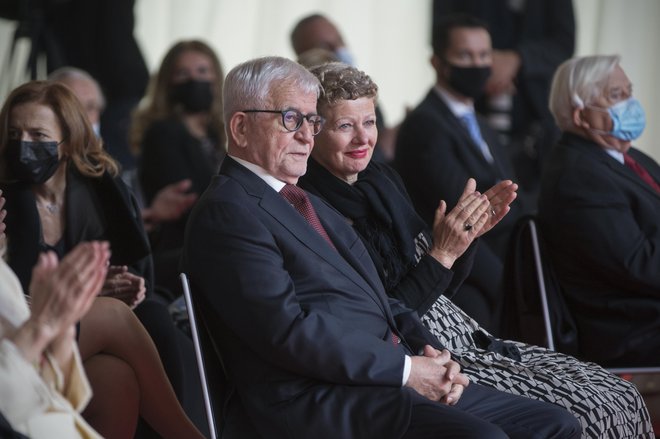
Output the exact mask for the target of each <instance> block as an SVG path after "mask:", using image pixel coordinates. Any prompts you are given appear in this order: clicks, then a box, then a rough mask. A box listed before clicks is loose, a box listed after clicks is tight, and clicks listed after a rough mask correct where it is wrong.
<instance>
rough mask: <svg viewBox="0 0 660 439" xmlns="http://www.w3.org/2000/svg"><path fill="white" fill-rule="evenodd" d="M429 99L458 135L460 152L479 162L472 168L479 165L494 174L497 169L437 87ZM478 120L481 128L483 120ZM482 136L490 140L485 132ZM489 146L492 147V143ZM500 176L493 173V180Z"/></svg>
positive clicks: (451, 129) (468, 158)
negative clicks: (487, 158) (438, 91)
mask: <svg viewBox="0 0 660 439" xmlns="http://www.w3.org/2000/svg"><path fill="white" fill-rule="evenodd" d="M428 99H429V103H430V104H431V105H432V106H433V108H435V111H436V112H437V113H438V115H439V117H440V118H441V120H444V121H446V123H447V124H448V125H449V129H450V131H451V132H452V133H454V134H455V135H456V136H457V137H458V141H459V142H460V145H461V146H462V147H461V148H459V150H460V153H461V154H462V155H463V156H464V157H465V159H466V160H470V161H472V162H474V161H476V162H477V163H475V165H471V166H470V168H471V169H473V166H478V167H480V168H482V169H484V171H485V172H487V173H490V174H493V171H494V170H495V169H494V165H491V164H490V163H488V160H486V157H484V154H483V152H481V149H480V148H479V146H478V145H476V144H475V143H474V140H472V137H471V136H470V133H469V132H468V130H467V129H466V128H465V126H464V125H463V123H462V122H461V121H460V120H459V119H458V118H457V117H456V115H454V113H452V112H451V110H450V109H449V107H448V106H447V104H445V102H444V101H443V100H442V98H441V97H440V96H438V93H437V92H436V91H435V89H433V90H431V91H430V92H429V96H428ZM477 121H478V122H479V129H480V130H481V129H482V126H483V125H482V124H481V121H479V118H477ZM482 137H484V140H486V142H488V140H487V139H486V137H485V136H484V135H483V132H482ZM488 146H489V147H490V145H488ZM491 151H492V149H491ZM495 163H497V159H495ZM499 178H500V177H499V176H496V175H493V180H498V179H499Z"/></svg>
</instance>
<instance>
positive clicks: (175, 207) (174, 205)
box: [142, 179, 197, 231]
mask: <svg viewBox="0 0 660 439" xmlns="http://www.w3.org/2000/svg"><path fill="white" fill-rule="evenodd" d="M191 187H192V181H191V180H189V179H185V180H181V181H178V182H176V183H172V184H170V185H167V186H165V187H164V188H162V189H161V190H160V191H158V193H157V194H156V197H155V198H154V200H153V202H152V203H151V205H150V206H149V207H148V208H145V209H142V220H143V221H144V225H145V228H146V229H147V231H150V230H151V229H153V228H154V226H155V225H156V224H158V223H161V222H166V221H176V220H177V219H179V218H180V217H181V215H183V214H184V213H186V212H187V211H188V209H190V207H191V206H192V205H193V204H194V203H195V201H197V194H195V193H190V192H188V191H189V190H190V188H191Z"/></svg>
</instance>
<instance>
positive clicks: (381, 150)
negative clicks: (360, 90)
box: [291, 14, 399, 162]
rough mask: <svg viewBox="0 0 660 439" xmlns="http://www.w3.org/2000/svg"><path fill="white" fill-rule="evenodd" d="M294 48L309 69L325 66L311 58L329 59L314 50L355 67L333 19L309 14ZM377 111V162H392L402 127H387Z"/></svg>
mask: <svg viewBox="0 0 660 439" xmlns="http://www.w3.org/2000/svg"><path fill="white" fill-rule="evenodd" d="M291 46H292V47H293V50H294V52H296V56H298V62H299V63H301V64H302V65H304V66H306V67H313V66H314V65H317V64H321V63H316V64H311V63H308V62H311V61H312V59H310V58H313V57H316V58H321V59H322V58H326V57H327V55H322V54H321V53H319V52H317V53H314V52H313V50H314V49H321V50H325V51H328V52H330V53H331V54H332V56H333V58H335V59H330V60H329V61H340V62H343V63H346V64H348V65H355V59H354V58H353V54H352V53H351V51H350V49H349V48H348V46H347V45H346V43H345V42H344V38H343V37H342V35H341V33H340V32H339V29H337V26H335V24H334V23H332V22H331V21H330V19H328V18H327V17H326V16H324V15H321V14H312V15H308V16H306V17H304V18H302V19H301V20H300V21H298V23H296V25H295V26H294V28H293V30H292V31H291ZM306 52H307V53H306ZM310 55H311V56H310ZM376 111H377V113H378V120H377V123H378V130H379V131H380V132H381V138H380V139H379V142H378V144H377V145H376V149H375V150H374V159H375V160H378V161H380V162H390V161H392V159H393V158H394V142H395V140H396V135H397V131H398V129H399V126H398V125H397V126H396V127H391V128H388V127H386V126H385V118H384V117H383V113H382V112H381V111H380V108H379V107H378V106H376Z"/></svg>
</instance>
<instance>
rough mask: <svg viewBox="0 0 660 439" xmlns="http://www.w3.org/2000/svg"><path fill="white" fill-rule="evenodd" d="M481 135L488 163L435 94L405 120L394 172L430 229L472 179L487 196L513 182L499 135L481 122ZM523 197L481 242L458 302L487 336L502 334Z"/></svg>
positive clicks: (507, 157) (397, 148)
mask: <svg viewBox="0 0 660 439" xmlns="http://www.w3.org/2000/svg"><path fill="white" fill-rule="evenodd" d="M478 123H479V128H480V130H481V135H482V137H483V139H484V140H485V142H486V143H487V144H488V147H489V149H490V151H491V154H492V156H493V159H494V162H493V163H489V162H488V161H487V160H486V158H485V157H484V155H483V153H482V151H481V150H480V149H479V147H478V146H477V145H476V144H475V143H474V141H473V140H472V138H471V137H470V135H469V133H468V130H467V129H466V128H465V126H464V125H463V124H462V123H461V121H460V120H459V119H458V118H457V117H456V116H455V115H454V113H452V111H451V110H450V109H449V107H448V106H447V104H445V102H444V101H443V100H442V98H441V97H440V96H439V95H438V93H437V91H436V90H435V89H432V90H430V91H429V93H428V94H427V95H426V97H425V99H424V100H423V101H422V102H421V103H420V104H419V105H418V106H417V107H416V108H415V109H414V110H413V111H412V112H411V113H410V114H408V116H407V117H406V119H405V120H404V122H403V123H402V125H401V128H400V130H399V136H398V138H397V147H396V156H395V158H394V168H395V169H396V170H397V171H398V172H399V174H400V175H401V178H402V179H403V181H404V183H405V185H406V189H407V190H408V193H409V194H410V198H411V199H412V202H413V205H414V206H415V209H416V210H417V212H418V213H419V215H420V216H421V217H422V218H423V219H424V221H426V223H427V224H428V225H429V226H431V225H432V224H433V218H434V216H435V211H436V209H437V207H438V205H439V204H440V200H445V201H446V202H447V205H448V208H449V209H451V208H453V207H454V206H455V205H456V203H457V202H458V199H459V198H460V196H461V194H462V193H463V189H464V188H465V184H466V183H467V180H468V178H470V177H472V178H474V179H475V180H476V181H477V190H478V191H480V192H482V193H483V192H485V191H486V190H488V189H489V188H490V187H492V186H493V185H495V184H496V183H497V182H499V181H501V180H504V179H513V180H514V181H515V176H514V172H513V166H512V164H511V161H510V158H509V155H508V153H507V151H506V149H505V148H504V147H503V146H502V145H501V144H500V143H499V142H498V141H497V137H496V135H495V133H494V132H493V131H492V130H491V129H489V128H488V127H487V126H486V124H485V123H484V122H483V120H481V118H478ZM528 204H530V203H528V202H527V200H526V199H525V196H524V194H523V193H522V191H520V193H519V197H518V198H517V199H516V200H515V201H514V202H513V203H512V204H511V210H510V211H509V213H508V214H507V215H506V216H505V217H504V219H502V221H501V222H500V223H499V224H497V226H495V227H494V228H493V229H492V230H490V231H489V232H488V233H487V234H486V235H484V237H483V238H482V239H480V243H479V248H478V249H477V252H476V253H477V254H476V256H475V261H474V268H473V270H472V272H471V273H470V276H468V278H467V279H466V281H465V284H464V286H463V287H462V290H461V291H460V292H459V293H458V294H457V295H456V298H455V301H456V303H458V304H459V305H460V306H461V307H462V308H463V309H464V310H465V311H466V312H467V313H468V314H470V315H471V317H473V318H475V319H476V320H477V321H479V322H480V323H481V324H482V325H483V326H484V327H486V328H487V329H488V330H489V331H491V332H493V333H495V334H496V335H497V334H498V333H499V318H500V305H501V302H502V294H503V293H502V290H501V288H502V279H503V270H504V268H503V261H504V257H505V255H506V251H507V249H508V245H509V238H510V235H511V232H512V229H513V226H514V225H515V223H516V220H517V218H519V217H520V216H521V215H522V213H523V212H525V211H526V210H527V209H530V207H528V206H527V205H528Z"/></svg>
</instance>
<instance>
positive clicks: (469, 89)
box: [446, 63, 491, 99]
mask: <svg viewBox="0 0 660 439" xmlns="http://www.w3.org/2000/svg"><path fill="white" fill-rule="evenodd" d="M446 64H447V66H448V67H449V78H448V81H447V82H448V83H449V85H450V86H451V88H453V89H454V90H456V91H457V92H459V93H460V94H462V95H463V96H467V97H469V98H472V99H477V98H479V97H481V95H482V94H483V93H484V87H485V86H486V81H488V78H489V77H490V72H491V69H490V67H459V66H455V65H452V64H449V63H446Z"/></svg>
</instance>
